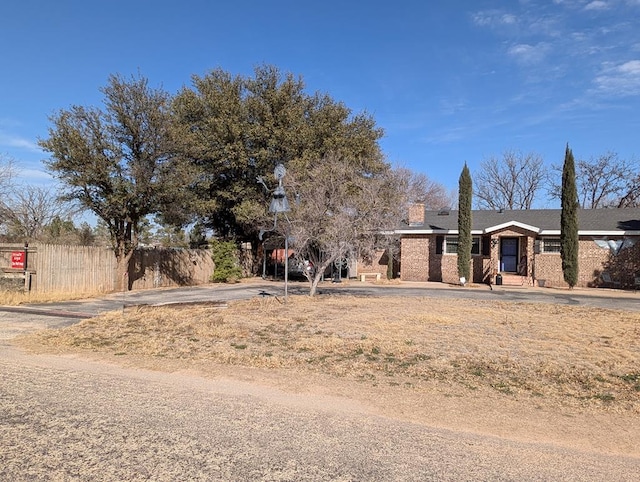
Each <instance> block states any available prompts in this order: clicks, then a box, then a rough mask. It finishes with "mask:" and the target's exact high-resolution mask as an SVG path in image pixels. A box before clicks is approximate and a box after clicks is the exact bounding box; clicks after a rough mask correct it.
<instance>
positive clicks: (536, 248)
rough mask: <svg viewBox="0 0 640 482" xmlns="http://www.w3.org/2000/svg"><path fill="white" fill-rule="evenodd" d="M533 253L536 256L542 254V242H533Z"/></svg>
mask: <svg viewBox="0 0 640 482" xmlns="http://www.w3.org/2000/svg"><path fill="white" fill-rule="evenodd" d="M533 252H534V253H535V254H540V240H539V239H536V240H535V241H534V242H533Z"/></svg>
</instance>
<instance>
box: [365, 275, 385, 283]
mask: <svg viewBox="0 0 640 482" xmlns="http://www.w3.org/2000/svg"><path fill="white" fill-rule="evenodd" d="M367 276H375V277H376V281H380V278H381V275H380V273H360V281H361V282H363V283H364V282H365V280H366V279H367Z"/></svg>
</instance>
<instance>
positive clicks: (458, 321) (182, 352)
mask: <svg viewBox="0 0 640 482" xmlns="http://www.w3.org/2000/svg"><path fill="white" fill-rule="evenodd" d="M454 305H455V306H454ZM16 342H17V343H18V344H19V346H21V347H23V348H25V349H27V350H30V351H32V352H37V353H53V354H58V355H62V356H63V357H64V358H65V360H66V361H67V362H68V363H71V364H74V363H77V364H78V367H79V368H80V367H81V366H82V365H83V360H85V359H91V360H98V361H100V362H102V363H107V364H115V365H119V366H124V367H127V368H130V369H139V370H151V371H161V372H169V373H174V374H183V375H184V376H189V377H192V376H195V377H205V378H209V379H212V378H213V379H219V380H225V381H227V382H229V383H238V384H242V385H243V386H250V387H251V390H255V391H256V392H257V393H259V392H261V391H262V392H264V393H267V392H269V393H271V394H272V395H273V393H278V394H280V395H278V396H281V397H287V396H288V395H304V396H305V399H306V400H316V401H317V402H316V403H318V404H327V403H329V404H341V405H348V407H349V410H356V411H357V410H364V411H369V412H371V413H375V414H378V415H381V416H383V417H387V418H389V419H393V420H399V421H408V422H413V423H420V424H425V425H428V426H431V427H438V428H443V429H452V430H456V431H464V432H473V433H477V434H483V435H491V436H495V437H499V438H502V439H508V440H514V441H522V442H535V443H544V444H547V443H548V444H553V445H557V446H561V447H567V448H572V449H578V450H584V451H589V452H596V453H602V454H618V455H626V456H631V457H640V388H639V387H640V386H639V385H638V382H640V380H639V379H638V374H639V373H640V315H639V314H638V313H628V312H622V311H615V310H604V309H595V308H572V307H561V306H556V305H552V304H549V305H540V304H537V305H535V306H534V305H527V304H523V303H496V302H478V301H464V300H458V301H456V302H455V303H453V304H452V302H451V300H439V301H438V300H408V299H404V298H401V297H398V298H394V299H388V298H387V299H384V300H380V301H379V303H372V300H371V299H367V300H361V299H356V298H353V297H341V298H340V299H331V303H330V304H328V303H327V301H317V300H315V301H314V300H309V299H307V298H302V297H301V298H300V299H298V300H295V299H294V300H293V301H292V302H291V303H289V304H288V305H287V306H286V307H283V306H282V305H280V304H278V303H276V302H275V301H273V300H267V301H265V300H264V299H263V300H253V301H248V302H239V303H232V304H230V306H229V308H226V309H222V310H221V309H220V308H219V307H213V306H200V307H189V308H184V309H176V308H162V309H155V308H154V309H151V308H149V309H146V308H145V309H139V310H135V311H131V312H128V313H126V314H124V315H123V314H122V313H112V314H107V315H103V316H101V317H98V318H96V319H91V320H86V321H83V322H81V323H79V324H78V325H75V326H73V327H69V328H65V329H63V330H54V331H45V332H40V333H37V334H35V335H32V336H28V337H26V338H19V339H17V340H16ZM274 390H275V391H276V392H274Z"/></svg>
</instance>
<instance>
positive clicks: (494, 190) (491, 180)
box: [473, 150, 549, 209]
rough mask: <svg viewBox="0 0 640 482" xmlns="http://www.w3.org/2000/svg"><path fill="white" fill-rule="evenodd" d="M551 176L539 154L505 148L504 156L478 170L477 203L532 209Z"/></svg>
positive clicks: (475, 177) (481, 206) (475, 180)
mask: <svg viewBox="0 0 640 482" xmlns="http://www.w3.org/2000/svg"><path fill="white" fill-rule="evenodd" d="M548 178H549V176H548V171H547V169H546V168H545V166H544V163H543V160H542V158H541V157H540V156H539V155H538V154H535V153H528V154H522V153H520V152H515V151H511V150H509V151H505V152H504V154H503V155H502V159H499V158H497V157H491V158H489V159H487V160H485V161H484V162H482V164H481V166H480V170H479V171H478V172H476V174H475V176H474V180H473V185H474V186H475V192H474V194H475V197H476V205H477V207H478V208H480V209H531V206H532V205H533V203H534V201H535V199H536V196H537V195H538V194H539V192H540V191H541V190H542V188H543V187H544V186H545V184H546V182H547V180H548Z"/></svg>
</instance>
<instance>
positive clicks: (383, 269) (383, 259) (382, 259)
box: [357, 250, 389, 279]
mask: <svg viewBox="0 0 640 482" xmlns="http://www.w3.org/2000/svg"><path fill="white" fill-rule="evenodd" d="M388 262H389V257H388V256H387V252H386V251H385V250H378V251H376V252H375V253H374V254H373V258H372V259H371V260H360V262H359V263H358V273H357V274H358V275H359V274H360V273H380V274H381V275H382V279H386V277H387V263H388Z"/></svg>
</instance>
